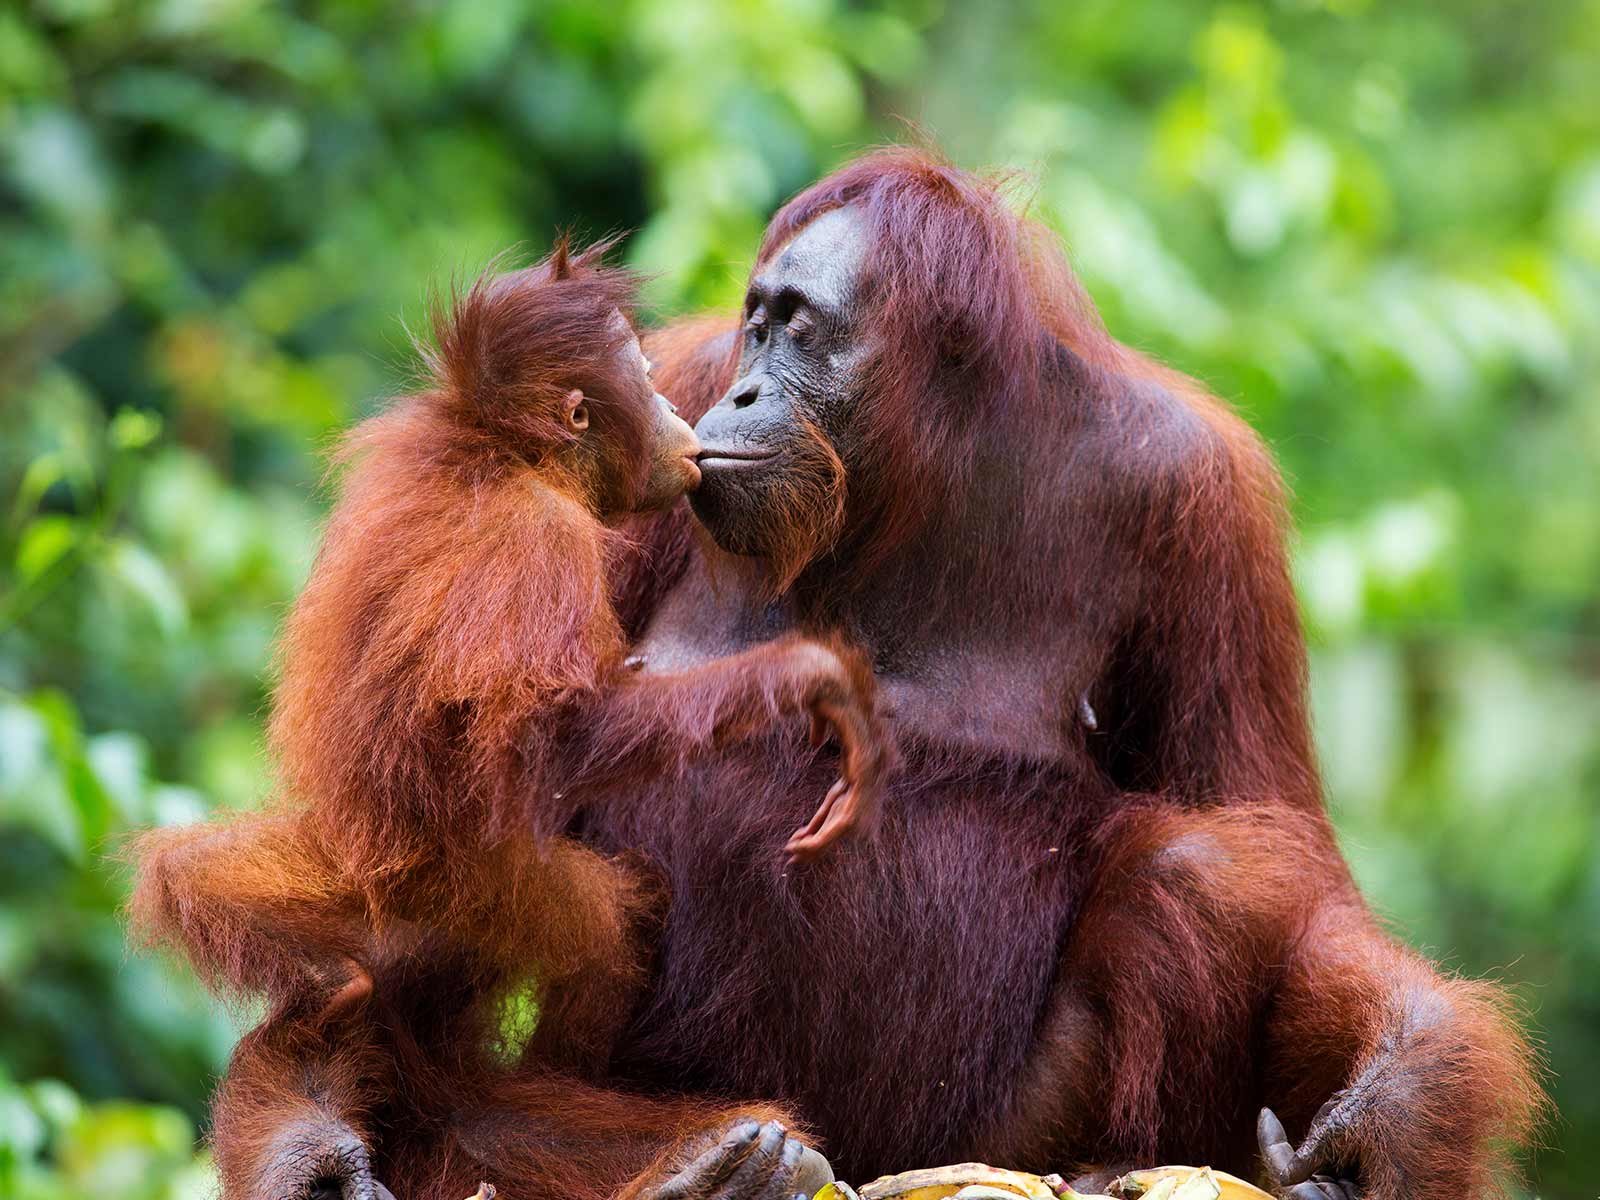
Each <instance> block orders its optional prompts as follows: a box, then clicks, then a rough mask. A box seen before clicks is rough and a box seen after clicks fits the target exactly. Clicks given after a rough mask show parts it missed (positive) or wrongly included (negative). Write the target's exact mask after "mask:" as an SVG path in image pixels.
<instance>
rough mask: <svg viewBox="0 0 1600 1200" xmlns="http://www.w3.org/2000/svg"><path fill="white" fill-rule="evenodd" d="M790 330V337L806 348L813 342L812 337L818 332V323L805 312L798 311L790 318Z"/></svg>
mask: <svg viewBox="0 0 1600 1200" xmlns="http://www.w3.org/2000/svg"><path fill="white" fill-rule="evenodd" d="M788 329H789V336H790V337H791V338H793V339H794V341H795V342H796V343H797V344H799V345H801V346H804V345H805V344H806V343H807V342H809V341H810V340H811V335H812V334H813V333H815V332H816V331H817V323H816V322H815V321H813V320H812V319H811V318H810V317H809V316H807V315H806V314H805V313H804V312H798V311H797V312H796V313H795V314H794V316H792V317H790V318H789V325H788Z"/></svg>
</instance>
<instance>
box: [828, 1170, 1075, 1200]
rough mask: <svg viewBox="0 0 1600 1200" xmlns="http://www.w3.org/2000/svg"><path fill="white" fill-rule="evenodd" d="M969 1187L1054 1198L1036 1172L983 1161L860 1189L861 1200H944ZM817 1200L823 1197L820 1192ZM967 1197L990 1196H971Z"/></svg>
mask: <svg viewBox="0 0 1600 1200" xmlns="http://www.w3.org/2000/svg"><path fill="white" fill-rule="evenodd" d="M968 1187H977V1188H982V1189H986V1190H987V1189H992V1190H994V1191H998V1192H1006V1193H1009V1194H1011V1195H1013V1196H1021V1197H1023V1198H1024V1200H1056V1194H1055V1193H1054V1192H1053V1191H1051V1190H1050V1185H1049V1184H1047V1183H1045V1181H1044V1180H1042V1179H1040V1178H1039V1177H1038V1176H1037V1175H1026V1174H1024V1173H1022V1172H1021V1171H1005V1170H1002V1169H1001V1168H999V1167H987V1166H984V1164H982V1163H956V1164H955V1165H954V1166H950V1167H933V1168H930V1169H928V1170H925V1171H905V1172H902V1173H901V1174H899V1175H884V1176H882V1177H881V1178H878V1179H874V1180H873V1181H872V1182H871V1183H869V1184H867V1185H865V1186H864V1187H863V1188H862V1189H861V1200H946V1198H947V1197H950V1196H954V1195H955V1194H956V1193H957V1192H959V1191H961V1190H962V1189H963V1188H968ZM818 1200H822V1198H821V1196H820V1194H819V1197H818ZM968 1200H993V1198H992V1197H986V1196H982V1195H974V1196H972V1197H969V1198H968Z"/></svg>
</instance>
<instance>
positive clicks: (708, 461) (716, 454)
mask: <svg viewBox="0 0 1600 1200" xmlns="http://www.w3.org/2000/svg"><path fill="white" fill-rule="evenodd" d="M776 457H778V452H777V451H776V450H768V449H764V448H762V447H754V448H751V449H748V450H723V449H716V450H702V451H701V452H700V457H699V458H697V459H696V460H695V461H696V462H697V463H699V464H700V469H701V470H702V471H704V470H705V469H706V468H707V467H710V468H712V469H713V470H731V469H735V468H739V467H750V466H754V465H755V464H756V463H762V462H766V461H767V460H768V459H769V458H776Z"/></svg>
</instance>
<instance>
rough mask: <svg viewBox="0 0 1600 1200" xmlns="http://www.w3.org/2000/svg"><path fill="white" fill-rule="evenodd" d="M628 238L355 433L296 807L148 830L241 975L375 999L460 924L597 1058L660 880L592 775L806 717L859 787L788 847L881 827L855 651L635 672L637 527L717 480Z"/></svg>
mask: <svg viewBox="0 0 1600 1200" xmlns="http://www.w3.org/2000/svg"><path fill="white" fill-rule="evenodd" d="M605 248H606V247H604V246H600V247H596V248H592V249H591V250H589V251H587V252H585V253H582V254H579V255H576V256H574V255H572V254H570V253H569V251H568V249H567V247H566V245H565V244H564V243H563V244H562V245H560V246H558V247H557V248H556V250H555V252H554V253H553V254H552V256H551V257H550V258H549V259H547V260H546V261H545V262H543V263H541V264H539V265H538V266H536V267H532V268H528V269H525V270H521V271H516V272H512V273H510V274H506V275H502V276H499V277H489V276H485V277H484V278H481V279H480V280H479V281H478V282H477V283H476V284H475V285H474V286H473V287H472V288H471V289H470V290H469V291H468V292H467V293H466V294H465V296H463V297H462V298H460V300H459V301H458V302H457V303H456V304H455V305H454V306H453V308H452V309H451V311H450V312H449V313H448V314H442V313H441V314H439V315H437V316H436V318H435V321H434V325H435V329H434V332H435V340H436V346H435V347H434V348H433V349H431V350H428V351H425V363H426V366H427V368H428V370H429V373H430V376H431V377H430V379H429V382H428V386H427V387H426V388H425V389H424V390H422V391H420V392H419V393H418V394H415V395H412V396H409V397H406V398H403V399H401V400H400V401H398V402H397V403H396V404H394V405H393V406H392V407H391V408H389V409H388V410H387V411H385V412H383V413H381V414H380V415H378V416H375V417H373V418H371V419H369V420H367V421H365V422H363V423H362V424H361V425H359V426H357V427H356V428H355V429H354V430H353V431H352V432H351V433H350V434H349V435H348V437H347V438H346V440H345V441H344V443H343V445H342V447H341V448H340V450H339V453H338V456H337V461H338V463H339V464H340V465H341V466H342V467H343V468H344V469H345V474H344V479H343V488H342V494H341V496H340V498H339V501H338V504H337V506H336V507H335V509H334V512H333V515H332V518H331V521H330V523H329V526H328V530H327V535H326V538H325V540H324V542H323V546H322V549H321V552H320V554H319V556H318V558H317V560H316V564H315V566H314V568H313V571H312V574H311V578H310V581H309V583H308V584H307V586H306V588H305V591H304V592H303V594H302V595H301V597H300V599H299V601H298V602H297V604H296V605H295V607H294V611H293V613H292V615H291V617H290V619H289V622H288V627H287V631H286V634H285V637H284V642H283V647H282V658H281V680H280V683H279V686H278V688H277V693H276V705H275V709H274V712H273V716H272V722H271V738H272V745H273V748H274V750H275V752H276V754H277V757H278V759H279V761H280V763H281V767H282V772H283V780H282V782H283V785H284V789H285V799H283V800H281V801H278V802H277V803H275V804H274V805H273V806H270V807H269V808H268V809H267V810H266V811H265V812H263V813H260V814H256V815H249V816H245V817H240V818H235V819H232V820H227V821H218V822H213V823H211V824H208V825H202V826H199V827H195V828H188V829H173V830H159V831H156V832H154V833H151V834H149V835H147V836H146V837H145V838H144V839H143V840H142V841H141V842H140V844H139V846H138V848H137V852H138V854H139V856H140V859H141V862H140V877H139V880H138V884H137V888H136V891H135V895H134V899H133V913H134V918H135V921H136V923H137V924H138V925H139V926H141V927H142V929H143V931H144V932H146V933H147V934H149V935H151V936H152V937H154V938H155V939H158V940H163V941H168V942H171V943H174V944H176V945H177V946H178V947H180V948H181V949H182V950H183V951H184V952H185V953H186V954H187V955H188V957H189V958H190V959H191V960H192V961H193V963H194V964H195V966H196V968H197V969H198V970H200V971H201V973H202V974H203V975H205V976H206V977H207V978H208V980H209V981H210V982H212V983H213V984H214V985H219V986H221V987H223V988H225V989H229V990H236V991H244V992H264V993H266V994H267V995H268V996H269V997H271V998H272V999H273V1001H274V1003H275V1004H276V1005H277V1006H278V1010H279V1011H280V1012H282V1011H284V1010H285V1007H286V1006H293V1007H295V1008H296V1010H297V1011H300V1012H302V1013H303V1012H305V1011H306V1006H307V1005H308V1004H309V1006H310V1008H309V1011H310V1012H311V1013H312V1014H316V1013H319V1012H320V1013H322V1014H323V1015H324V1016H327V1015H330V1014H335V1013H341V1012H342V1013H346V1014H348V1012H349V1011H350V1010H351V1008H352V1006H353V1005H355V1004H357V1003H360V1002H362V1001H364V1000H365V999H366V998H367V997H368V995H369V994H370V992H371V990H372V988H373V986H374V980H373V974H372V970H371V967H370V964H371V962H373V961H376V960H377V959H378V958H381V957H384V956H387V957H388V958H390V959H401V958H404V954H403V953H402V949H401V948H403V947H404V946H405V945H407V944H413V945H415V944H422V943H428V944H430V945H431V944H432V943H434V942H436V941H437V940H438V939H439V938H441V937H443V938H446V939H448V940H449V942H450V944H451V945H452V946H454V947H456V948H457V951H456V952H454V953H452V954H451V955H450V956H449V957H450V958H451V960H452V961H453V962H456V963H457V964H458V965H459V967H460V972H459V974H457V975H456V980H457V982H458V983H461V984H466V985H472V986H476V987H477V988H478V989H479V990H480V991H482V992H485V993H494V992H496V991H497V990H503V989H504V988H505V987H507V986H509V982H510V981H514V980H525V979H527V978H529V977H531V978H533V979H534V980H535V985H534V986H535V987H536V988H537V989H538V990H537V993H536V1001H537V1003H538V1006H539V1012H540V1020H539V1029H538V1038H539V1040H540V1042H541V1043H542V1044H544V1045H545V1046H547V1047H548V1050H549V1053H550V1054H551V1055H552V1056H553V1057H555V1058H559V1059H561V1060H562V1061H563V1065H567V1066H574V1067H576V1066H579V1065H580V1064H584V1063H592V1062H593V1061H594V1060H595V1058H596V1057H597V1056H598V1057H601V1058H603V1056H604V1054H605V1052H606V1047H607V1046H608V1044H609V1039H610V1038H611V1037H612V1036H613V1035H614V1033H615V1029H616V1027H617V1025H618V1023H619V1022H620V1021H622V1020H623V1019H625V1017H626V1015H627V1013H628V1007H629V1002H630V999H631V996H632V994H633V988H634V986H635V983H636V981H637V979H638V977H639V975H640V973H641V970H642V968H641V966H640V963H641V961H642V959H643V946H642V944H641V941H642V939H643V938H644V937H645V933H644V932H643V931H644V930H645V929H646V928H647V927H648V926H649V924H650V921H651V920H652V917H651V916H650V913H651V912H652V911H653V910H654V909H655V908H656V907H657V901H658V899H659V897H657V896H655V895H654V894H653V889H652V888H651V886H649V885H648V884H647V883H646V882H645V880H644V877H643V876H642V875H640V874H639V873H637V872H636V871H634V870H633V869H631V868H630V867H629V866H627V865H625V864H623V863H620V862H618V861H616V860H613V859H609V858H606V857H604V856H602V855H600V854H597V853H596V852H594V851H592V850H589V849H587V848H585V847H583V846H580V845H579V844H578V843H577V842H575V841H573V840H572V839H570V838H567V837H565V836H562V833H563V830H564V829H565V828H566V827H567V826H568V824H569V823H570V821H571V820H572V819H573V817H574V815H575V813H576V812H577V811H578V809H579V808H580V807H581V805H582V798H583V795H584V792H585V786H586V784H587V783H590V782H593V781H594V780H598V779H601V778H604V780H605V781H606V783H607V784H608V785H609V786H615V785H616V783H617V782H618V781H619V780H621V781H623V782H626V780H627V779H628V778H630V777H633V776H638V777H640V778H644V777H646V776H648V775H649V774H651V773H653V772H657V771H660V770H670V769H673V768H674V767H675V766H676V765H677V764H678V763H680V762H681V761H683V760H684V759H685V758H686V757H687V756H689V755H692V754H694V753H696V752H703V751H706V750H710V749H714V748H715V747H717V746H719V745H724V744H726V743H727V742H728V741H729V740H730V739H735V738H741V737H749V736H754V735H757V734H760V733H763V732H765V731H766V730H768V729H770V728H771V727H772V726H773V725H774V724H775V723H776V722H777V721H778V720H780V719H782V718H785V717H788V716H791V715H800V714H802V713H809V714H810V716H811V720H812V733H813V738H814V739H815V740H820V738H821V736H822V735H825V734H826V732H827V731H828V729H829V728H831V729H832V730H833V731H834V732H835V733H836V734H837V736H838V740H839V743H840V747H841V755H840V761H841V767H840V779H839V781H838V782H837V783H836V784H835V785H834V787H833V788H832V789H831V790H830V791H829V792H828V794H827V796H826V797H825V799H824V801H823V803H822V805H821V807H820V808H819V810H818V814H817V817H816V818H815V819H813V820H812V821H811V822H810V823H809V824H808V825H807V826H805V827H804V828H802V829H800V830H797V831H796V833H795V835H794V837H793V838H792V839H791V840H790V842H789V844H788V846H787V848H786V849H787V852H788V854H789V856H790V857H791V859H800V858H806V857H809V856H812V855H815V854H817V853H818V852H820V851H821V850H823V849H824V848H825V847H826V846H828V845H829V844H830V843H832V842H833V841H835V840H836V839H838V838H839V837H841V836H843V835H845V834H846V833H849V832H851V831H852V830H853V829H857V828H865V827H867V826H868V825H869V824H870V823H871V820H872V819H873V817H874V815H875V810H876V805H877V800H878V794H879V791H880V787H881V783H882V781H883V777H884V775H885V773H886V771H887V770H888V769H889V765H890V763H891V760H892V758H893V749H892V747H891V745H890V743H889V741H888V739H887V737H886V734H885V732H884V728H883V724H882V722H881V720H880V717H879V714H878V712H877V710H876V692H875V688H874V684H873V679H872V672H871V669H870V667H869V665H868V664H867V663H866V662H865V661H864V659H863V658H862V657H861V656H860V655H859V654H857V653H855V652H853V651H852V650H850V649H848V648H846V647H845V646H843V645H840V644H838V643H836V642H824V641H820V640H816V639H812V638H807V637H802V636H794V635H791V636H787V637H784V638H782V639H780V640H777V641H774V642H770V643H767V644H764V645H761V646H758V647H756V648H754V649H751V650H748V651H745V652H743V653H740V654H737V655H733V656H730V657H728V658H725V659H722V660H718V661H716V662H712V663H709V664H706V665H704V666H699V667H695V668H693V669H689V670H684V671H681V672H677V673H664V674H648V673H643V672H637V671H633V670H630V669H629V668H628V666H627V665H626V664H625V661H624V656H625V649H626V647H625V638H624V634H623V631H622V628H621V626H620V624H619V622H618V618H617V615H616V612H615V610H614V609H613V607H612V604H611V601H610V599H609V593H608V575H609V572H610V570H611V569H612V567H613V565H614V564H615V563H616V562H617V561H618V560H619V557H620V554H621V552H622V551H623V550H624V548H625V547H624V545H623V539H622V536H621V535H620V534H619V533H617V532H616V530H615V528H614V526H615V525H616V523H617V522H619V521H620V520H621V518H622V517H624V516H625V515H626V514H628V513H633V512H641V511H647V510H652V509H659V508H663V507H665V506H667V505H670V504H672V503H673V502H674V501H676V500H677V499H678V498H679V497H680V496H681V495H682V494H683V492H684V491H685V490H686V489H689V488H692V487H694V486H695V485H696V484H697V483H698V481H699V470H698V468H697V467H696V465H695V461H694V458H695V455H696V454H697V453H698V452H699V445H698V443H697V441H696V439H695V435H694V432H693V431H692V430H691V429H690V428H689V426H688V425H686V424H685V423H684V422H683V421H682V420H680V419H679V418H678V416H677V415H676V413H675V412H674V410H673V408H672V406H671V405H670V404H669V403H668V402H667V401H666V399H665V398H663V397H662V396H660V395H657V394H656V392H655V390H654V388H653V386H652V385H651V383H650V380H649V376H648V370H649V364H648V363H647V362H646V361H645V358H644V355H643V353H642V351H641V349H640V346H639V342H638V339H637V338H636V337H635V335H634V333H633V330H632V327H631V325H630V324H629V320H628V317H627V314H628V313H629V311H630V308H631V303H632V299H633V292H634V286H635V284H634V279H633V277H632V276H630V275H629V274H628V273H626V272H624V271H621V270H617V269H612V268H608V267H605V266H603V265H601V263H600V262H599V258H600V254H601V253H602V252H603V250H604V249H605ZM433 953H434V956H435V958H438V952H437V951H434V952H433ZM378 986H379V987H380V988H381V987H382V986H383V983H382V981H381V980H380V981H379V984H378ZM224 1167H225V1168H226V1164H224Z"/></svg>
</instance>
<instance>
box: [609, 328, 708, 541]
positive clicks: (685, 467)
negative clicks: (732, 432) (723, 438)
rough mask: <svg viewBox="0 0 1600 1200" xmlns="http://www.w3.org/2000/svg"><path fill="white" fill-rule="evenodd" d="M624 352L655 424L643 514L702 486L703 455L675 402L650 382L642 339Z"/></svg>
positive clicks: (648, 364)
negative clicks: (630, 359)
mask: <svg viewBox="0 0 1600 1200" xmlns="http://www.w3.org/2000/svg"><path fill="white" fill-rule="evenodd" d="M623 353H624V354H629V355H631V356H632V357H633V359H634V360H635V364H636V365H635V368H634V369H635V370H637V371H638V372H639V375H640V379H641V380H642V383H643V387H644V391H645V394H646V395H648V396H649V397H650V405H651V407H652V409H653V410H654V414H655V423H654V426H653V434H654V435H653V437H652V439H651V449H650V475H649V478H648V479H647V480H646V482H645V489H644V497H643V499H642V500H641V501H640V503H639V508H640V510H641V511H643V512H654V511H656V510H658V509H663V508H667V507H668V506H670V505H671V504H672V502H673V501H675V500H676V499H677V498H678V497H679V496H681V495H683V494H684V493H685V492H692V491H694V489H695V488H697V487H699V486H700V468H699V466H698V465H696V463H695V456H696V455H698V454H699V453H700V439H699V438H697V437H695V434H694V430H693V429H691V428H690V427H689V424H688V422H687V421H685V420H684V419H683V418H682V417H680V416H679V415H678V410H677V409H675V408H673V406H672V402H671V401H670V400H668V399H667V398H666V397H665V396H663V395H662V394H661V393H660V392H658V391H656V389H655V384H653V383H652V382H650V363H649V362H648V361H647V360H646V358H645V356H644V350H643V348H642V347H641V346H640V345H639V339H638V338H633V339H632V340H631V341H630V342H629V343H628V344H627V345H626V346H625V347H623Z"/></svg>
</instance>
